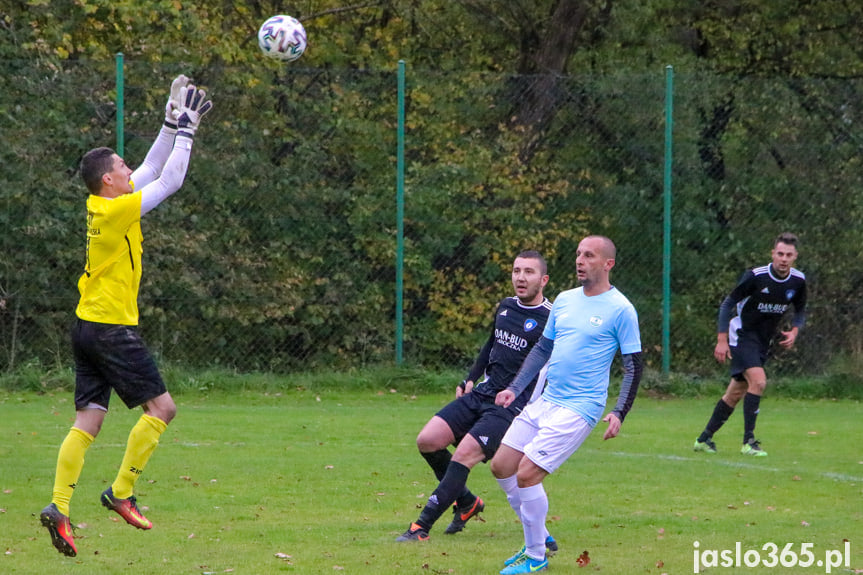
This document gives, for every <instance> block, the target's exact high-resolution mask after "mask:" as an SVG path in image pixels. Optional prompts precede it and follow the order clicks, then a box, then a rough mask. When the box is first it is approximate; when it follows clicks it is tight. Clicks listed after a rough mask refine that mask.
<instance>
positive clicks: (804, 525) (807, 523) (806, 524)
mask: <svg viewBox="0 0 863 575" xmlns="http://www.w3.org/2000/svg"><path fill="white" fill-rule="evenodd" d="M800 525H802V526H803V527H809V522H808V521H801V522H800Z"/></svg>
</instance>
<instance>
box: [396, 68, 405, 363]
mask: <svg viewBox="0 0 863 575" xmlns="http://www.w3.org/2000/svg"><path fill="white" fill-rule="evenodd" d="M398 85H399V88H398V144H397V148H398V149H397V150H396V365H401V364H402V361H403V354H404V317H403V315H402V314H403V310H402V307H403V298H404V293H403V292H404V255H405V254H404V251H405V239H404V231H405V229H404V227H405V226H404V219H405V61H404V60H399V70H398Z"/></svg>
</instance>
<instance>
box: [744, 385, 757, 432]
mask: <svg viewBox="0 0 863 575" xmlns="http://www.w3.org/2000/svg"><path fill="white" fill-rule="evenodd" d="M760 405H761V396H760V395H755V394H754V393H747V394H746V397H744V398H743V443H749V441H750V440H752V439H755V420H756V419H758V411H759V409H758V407H759V406H760Z"/></svg>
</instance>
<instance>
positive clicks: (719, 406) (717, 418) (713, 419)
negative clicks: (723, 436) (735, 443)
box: [698, 398, 734, 443]
mask: <svg viewBox="0 0 863 575" xmlns="http://www.w3.org/2000/svg"><path fill="white" fill-rule="evenodd" d="M732 413H734V408H733V407H731V406H730V405H728V404H727V403H725V400H723V399H722V398H720V399H719V401H717V402H716V407H714V408H713V415H711V416H710V420H709V421H708V422H707V427H705V428H704V431H702V432H701V435H699V436H698V441H701V442H702V443H703V442H704V441H707V440H708V439H710V438H712V437H713V434H714V433H716V432H717V431H719V428H720V427H722V426H723V425H724V424H725V422H726V421H728V418H729V417H731V414H732Z"/></svg>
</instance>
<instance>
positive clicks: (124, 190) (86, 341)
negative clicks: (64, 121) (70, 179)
mask: <svg viewBox="0 0 863 575" xmlns="http://www.w3.org/2000/svg"><path fill="white" fill-rule="evenodd" d="M211 108H212V103H211V102H210V101H209V100H207V99H206V93H205V92H204V91H203V90H199V89H197V88H196V87H195V86H193V85H191V84H189V79H188V78H187V77H186V76H182V75H180V76H178V77H177V78H175V79H174V81H173V83H172V84H171V95H170V97H169V98H168V103H167V105H166V106H165V121H164V123H163V125H162V128H161V130H160V131H159V135H158V136H157V138H156V141H155V142H154V143H153V145H152V147H151V148H150V150H149V152H148V153H147V156H146V158H145V159H144V163H143V164H142V165H141V167H140V168H138V169H137V170H135V171H132V169H131V168H129V167H128V166H127V165H126V163H125V161H123V158H121V157H120V156H119V155H117V154H116V153H115V152H114V151H113V150H111V149H110V148H96V149H93V150H90V151H89V152H87V153H86V154H85V155H84V157H83V159H82V160H81V177H82V178H83V180H84V183H85V184H86V186H87V189H88V190H89V192H90V196H89V197H88V199H87V246H86V260H85V265H84V273H83V275H82V276H81V278H80V279H79V280H78V290H79V292H80V294H81V297H80V299H79V301H78V307H77V309H76V310H75V314H76V316H77V321H76V323H75V325H74V327H73V328H72V347H73V352H74V356H75V423H74V424H73V426H72V428H71V429H70V430H69V433H68V434H67V436H66V438H65V439H64V441H63V443H62V445H61V446H60V452H59V454H58V456H57V471H56V475H55V479H54V492H53V496H52V498H51V503H50V504H49V505H48V506H47V507H45V509H43V510H42V512H41V514H40V520H41V522H42V525H43V526H45V527H46V528H47V529H48V533H49V534H50V535H51V542H52V543H53V545H54V547H55V548H56V549H57V551H59V552H60V553H63V554H64V555H67V556H69V557H74V556H75V555H77V553H78V550H77V548H76V547H75V541H74V538H73V535H72V529H71V521H70V520H69V502H70V500H71V498H72V494H73V491H74V489H75V487H76V485H77V483H78V478H79V476H80V474H81V470H82V469H83V467H84V455H85V454H86V452H87V449H88V448H89V447H90V445H91V444H92V443H93V441H94V439H95V438H96V435H98V433H99V431H100V430H101V428H102V422H103V421H104V420H105V415H106V414H107V412H108V401H109V399H110V397H111V390H112V389H113V390H114V391H115V392H116V393H117V395H118V396H119V397H120V399H121V400H122V401H123V402H124V403H125V404H126V406H127V407H128V408H129V409H132V408H134V407H138V406H141V407H142V408H143V410H144V413H143V414H142V415H141V418H140V419H139V420H138V422H137V424H136V425H135V426H134V427H133V428H132V431H131V432H130V433H129V439H128V442H127V445H126V453H125V456H124V457H123V462H122V465H121V466H120V470H119V472H118V474H117V477H116V479H115V480H114V483H113V484H112V485H111V486H110V487H108V489H106V490H105V491H104V492H103V493H102V495H101V498H100V501H101V503H102V505H103V506H105V507H106V508H108V509H110V510H112V511H115V512H116V513H118V514H119V515H120V516H121V517H122V518H123V519H124V520H125V521H126V522H127V523H129V524H130V525H133V526H134V527H137V528H138V529H150V528H152V526H153V524H152V523H151V522H150V521H149V520H148V519H147V518H146V517H144V515H143V514H142V513H141V511H140V509H139V508H138V505H137V501H136V499H135V496H134V495H133V494H132V493H133V488H134V485H135V482H136V481H137V479H138V477H139V476H140V475H141V473H142V472H143V471H144V467H145V465H146V464H147V462H148V461H149V459H150V455H152V453H153V451H154V450H155V449H156V446H157V445H158V443H159V438H160V436H161V435H162V433H163V432H164V431H165V429H166V428H167V426H168V424H169V423H170V422H171V420H172V419H173V418H174V416H175V415H176V412H177V407H176V405H175V404H174V400H173V399H172V398H171V395H170V394H169V393H168V390H167V388H166V387H165V384H164V382H163V381H162V377H161V376H160V375H159V370H158V368H157V367H156V363H155V361H154V360H153V357H152V356H151V355H150V352H149V351H148V350H147V348H146V346H145V345H144V342H143V340H142V339H141V336H140V335H139V334H138V330H137V329H136V328H137V325H138V289H139V287H140V284H141V255H142V253H143V248H142V241H143V236H142V234H141V217H142V216H143V215H144V214H146V213H147V212H149V211H150V210H152V209H153V208H155V207H156V206H157V205H159V203H161V202H162V201H163V200H164V199H166V198H167V197H168V196H170V195H171V194H173V193H174V192H176V191H177V190H178V189H180V186H181V185H182V184H183V180H184V179H185V177H186V170H187V168H188V166H189V157H190V155H191V153H192V143H193V141H194V135H195V131H196V130H197V128H198V125H199V123H200V121H201V117H202V116H203V115H204V114H206V113H207V112H208V111H209V110H210V109H211ZM136 187H139V188H140V189H139V190H136Z"/></svg>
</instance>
